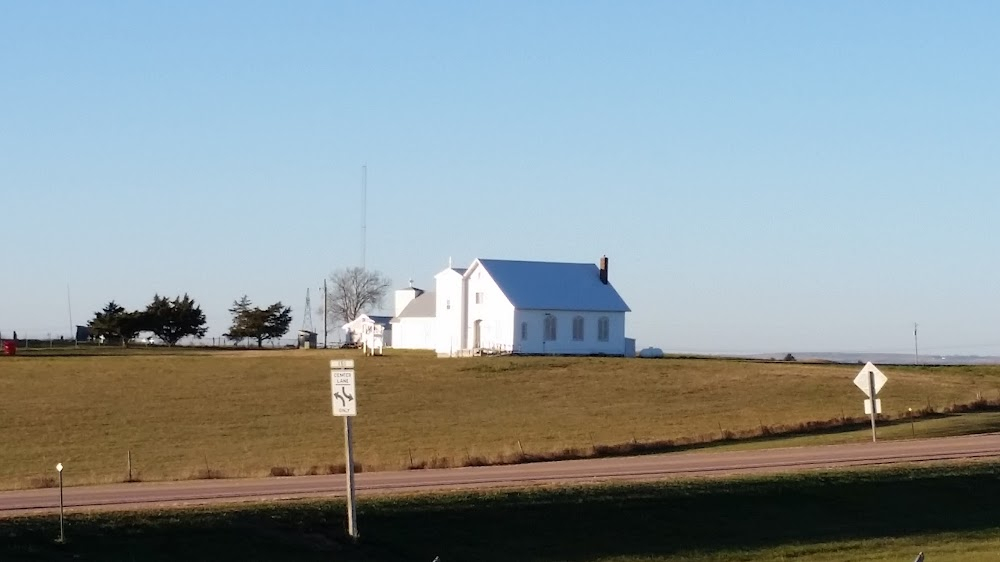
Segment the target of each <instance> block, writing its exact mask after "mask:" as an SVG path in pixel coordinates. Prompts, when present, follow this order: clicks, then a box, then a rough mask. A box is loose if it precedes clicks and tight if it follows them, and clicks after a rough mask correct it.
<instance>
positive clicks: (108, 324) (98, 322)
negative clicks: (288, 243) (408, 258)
mask: <svg viewBox="0 0 1000 562" xmlns="http://www.w3.org/2000/svg"><path fill="white" fill-rule="evenodd" d="M330 282H331V287H330V290H329V292H328V294H327V297H326V298H327V302H326V305H327V306H326V309H327V314H328V315H329V318H330V319H332V320H333V321H334V322H337V321H342V322H345V323H346V322H350V321H351V320H353V319H355V318H357V317H358V316H359V315H361V314H362V313H365V312H369V311H371V310H372V309H373V308H376V307H378V306H380V305H381V304H382V301H383V299H384V298H385V295H386V294H387V293H388V291H389V288H390V287H391V282H390V281H389V279H388V278H386V277H384V276H383V275H382V274H381V273H379V272H377V271H371V270H367V269H364V268H360V267H353V268H345V269H341V270H339V271H337V272H335V273H333V274H332V275H331V276H330ZM229 313H230V315H231V316H232V323H231V325H230V327H229V331H228V332H227V333H225V334H223V336H224V337H226V338H228V339H230V340H232V341H234V342H240V341H243V340H245V339H250V340H256V342H257V347H263V345H264V341H265V340H276V339H280V338H281V337H282V336H284V335H285V334H287V333H288V330H289V328H290V326H291V323H292V308H291V307H289V306H285V305H283V304H282V303H281V301H278V302H276V303H274V304H271V305H268V306H265V307H263V308H261V307H257V306H254V305H253V302H251V300H250V298H249V297H247V295H243V296H242V297H240V298H239V299H237V300H235V301H233V305H232V307H230V308H229ZM87 327H88V328H90V332H91V334H92V335H93V336H94V337H102V336H103V337H104V338H106V339H111V340H119V341H120V342H121V345H122V346H123V347H127V346H128V344H129V342H130V341H132V340H134V339H135V338H136V337H138V335H139V334H140V333H142V332H151V333H153V334H155V335H156V337H158V338H160V339H161V340H162V341H163V342H164V343H166V344H167V345H170V346H173V345H176V344H177V342H179V341H180V340H181V339H183V338H185V337H196V338H201V337H204V336H205V334H206V333H207V332H208V327H207V323H206V320H205V314H204V313H203V312H202V311H201V307H200V306H199V305H198V304H197V303H196V302H195V301H194V299H192V298H191V297H190V296H188V294H187V293H185V294H184V295H183V296H177V297H174V298H173V299H169V298H167V297H165V296H160V295H159V294H156V295H154V296H153V300H152V301H151V302H150V303H149V304H147V305H146V306H145V308H141V309H137V310H126V309H125V308H124V307H122V306H121V305H119V304H118V303H116V302H115V301H113V300H112V301H111V302H109V303H108V304H107V305H105V306H104V308H103V309H101V310H100V311H98V312H95V313H94V317H93V318H92V319H91V320H90V321H89V322H88V323H87Z"/></svg>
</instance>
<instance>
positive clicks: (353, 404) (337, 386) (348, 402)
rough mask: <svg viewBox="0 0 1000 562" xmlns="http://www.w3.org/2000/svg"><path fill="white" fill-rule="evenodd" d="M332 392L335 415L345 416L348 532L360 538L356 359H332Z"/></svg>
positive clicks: (351, 535) (355, 537) (356, 538)
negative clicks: (356, 485)
mask: <svg viewBox="0 0 1000 562" xmlns="http://www.w3.org/2000/svg"><path fill="white" fill-rule="evenodd" d="M330 392H331V395H332V399H333V415H334V416H338V417H342V418H344V451H345V454H346V456H347V466H346V467H345V469H344V472H345V473H346V474H347V534H348V535H349V536H350V537H351V540H355V541H356V540H358V537H359V534H358V517H357V505H356V504H355V501H354V434H353V427H352V424H351V418H353V417H354V416H356V415H357V414H358V402H357V393H356V392H355V389H354V360H353V359H341V360H337V359H333V360H331V361H330Z"/></svg>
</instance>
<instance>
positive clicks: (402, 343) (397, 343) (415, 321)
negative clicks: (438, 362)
mask: <svg viewBox="0 0 1000 562" xmlns="http://www.w3.org/2000/svg"><path fill="white" fill-rule="evenodd" d="M436 328H437V321H436V319H434V318H400V319H399V321H398V322H394V323H393V325H392V347H393V348H395V349H434V346H435V344H436V341H435V338H434V333H435V329H436Z"/></svg>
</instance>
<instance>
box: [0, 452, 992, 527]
mask: <svg viewBox="0 0 1000 562" xmlns="http://www.w3.org/2000/svg"><path fill="white" fill-rule="evenodd" d="M989 457H993V458H1000V433H989V434H981V435H971V436H963V437H947V438H937V439H914V440H905V441H885V442H879V443H864V444H860V443H859V444H847V445H827V446H819V447H794V448H781V449H767V450H753V451H726V452H705V451H696V452H684V453H672V454H664V455H648V456H638V457H618V458H604V459H589V460H576V461H557V462H547V463H532V464H521V465H509V466H489V467H469V468H451V469H436V470H410V471H398V472H371V473H360V474H358V475H357V480H356V490H357V494H358V498H359V499H363V498H364V497H365V496H366V495H367V496H370V495H373V494H387V493H389V494H391V493H406V492H429V491H443V490H459V489H472V488H490V487H510V486H529V485H538V484H559V483H579V482H596V481H610V480H619V481H621V480H631V481H643V480H646V481H648V480H657V479H666V478H671V477H692V476H712V475H734V474H750V473H767V472H770V473H774V472H792V471H799V470H808V469H817V468H836V467H855V466H866V465H886V464H894V463H919V462H933V461H947V460H961V459H977V458H978V459H981V458H989ZM67 477H68V478H69V474H67ZM344 487H345V477H344V475H342V474H338V475H328V476H297V477H287V478H260V479H231V480H188V481H179V482H149V483H133V484H110V485H101V486H80V487H67V488H65V490H64V503H65V506H66V508H67V509H68V510H71V511H82V510H95V509H115V510H130V509H142V508H148V507H169V506H185V505H199V504H213V503H228V502H239V501H253V500H277V499H292V498H311V497H312V498H314V497H331V496H342V495H344ZM58 508H59V490H58V488H47V489H36V490H18V491H12V492H2V493H0V517H11V516H17V515H29V514H38V513H46V512H53V511H58Z"/></svg>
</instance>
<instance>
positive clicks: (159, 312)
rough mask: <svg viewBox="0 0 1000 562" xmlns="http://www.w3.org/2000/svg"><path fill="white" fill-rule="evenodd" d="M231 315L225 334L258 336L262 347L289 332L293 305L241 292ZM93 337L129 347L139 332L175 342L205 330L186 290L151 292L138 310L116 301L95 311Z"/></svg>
mask: <svg viewBox="0 0 1000 562" xmlns="http://www.w3.org/2000/svg"><path fill="white" fill-rule="evenodd" d="M229 312H230V313H231V314H232V316H233V320H232V326H230V328H229V332H228V333H226V334H224V336H225V337H226V338H229V339H230V340H232V341H234V342H238V341H242V340H244V339H247V338H249V339H251V340H257V346H258V347H263V344H264V340H270V339H277V338H281V336H283V335H285V334H287V333H288V328H289V326H290V325H291V323H292V308H291V307H288V306H283V305H282V304H281V301H278V302H276V303H274V304H272V305H270V306H268V307H266V308H264V309H261V308H258V307H255V306H253V303H251V302H250V299H249V298H247V296H246V295H243V297H242V298H240V299H239V300H237V301H234V302H233V307H232V308H230V309H229ZM87 327H88V328H90V332H91V334H92V335H93V336H94V337H102V336H103V337H104V338H108V339H112V340H119V341H121V345H122V346H123V347H128V344H129V342H130V341H132V340H134V339H135V338H136V337H137V336H138V335H139V334H140V333H142V332H152V333H153V334H154V335H156V337H158V338H160V339H161V340H163V342H164V343H165V344H167V345H170V346H173V345H177V342H179V341H180V340H181V339H183V338H185V337H189V336H190V337H196V338H201V337H204V335H205V333H206V332H208V326H207V323H206V321H205V313H203V312H202V311H201V307H200V306H198V304H197V303H196V302H195V301H194V299H192V298H191V297H190V296H188V295H187V293H185V294H184V296H183V297H181V296H177V297H174V298H173V299H168V298H167V297H161V296H160V295H158V294H157V295H155V296H153V301H152V302H150V303H149V304H148V305H146V307H145V308H143V309H139V310H126V309H125V308H124V307H122V306H120V305H119V304H118V303H116V302H115V301H111V302H109V303H108V304H106V305H105V306H104V308H103V309H101V310H100V311H98V312H96V313H94V317H93V318H92V319H91V320H90V321H89V322H88V323H87Z"/></svg>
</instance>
